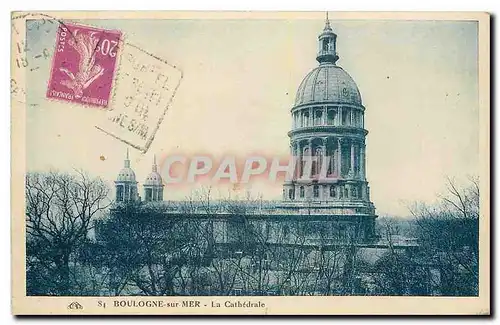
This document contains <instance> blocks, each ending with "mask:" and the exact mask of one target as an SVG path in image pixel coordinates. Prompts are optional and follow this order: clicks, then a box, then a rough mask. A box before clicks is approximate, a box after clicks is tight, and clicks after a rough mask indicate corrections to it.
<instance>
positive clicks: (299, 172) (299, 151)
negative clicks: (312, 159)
mask: <svg viewBox="0 0 500 325" xmlns="http://www.w3.org/2000/svg"><path fill="white" fill-rule="evenodd" d="M296 168H297V178H300V176H302V147H301V146H300V141H297V166H296Z"/></svg>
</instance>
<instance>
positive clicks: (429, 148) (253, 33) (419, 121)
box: [26, 13, 479, 216]
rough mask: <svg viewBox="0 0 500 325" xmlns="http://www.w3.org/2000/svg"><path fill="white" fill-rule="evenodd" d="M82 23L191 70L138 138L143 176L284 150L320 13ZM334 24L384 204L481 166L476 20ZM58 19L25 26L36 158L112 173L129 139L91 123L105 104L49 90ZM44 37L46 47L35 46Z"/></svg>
mask: <svg viewBox="0 0 500 325" xmlns="http://www.w3.org/2000/svg"><path fill="white" fill-rule="evenodd" d="M78 22H80V23H84V24H88V25H92V26H99V27H103V28H110V29H119V30H121V31H122V32H123V34H124V37H125V39H126V41H128V42H130V43H132V44H134V45H137V46H138V47H140V48H143V49H145V50H147V51H148V52H150V53H153V54H155V55H156V56H158V57H160V58H162V59H164V60H167V61H168V62H170V63H173V64H175V65H176V66H177V67H179V68H180V69H181V70H182V71H183V76H184V77H183V80H182V82H181V85H180V87H179V89H178V91H177V93H176V95H175V98H174V100H173V102H172V104H171V107H170V108H169V110H168V112H167V114H166V116H165V120H164V121H163V122H162V125H161V127H160V129H159V131H158V133H157V134H156V137H155V140H154V141H153V143H152V144H151V147H150V148H149V150H148V151H147V152H146V153H145V154H144V153H141V152H139V151H137V150H135V149H130V150H131V151H130V156H131V165H132V168H133V169H134V171H135V173H136V176H137V180H138V181H139V183H141V182H143V180H144V179H145V178H146V176H147V175H148V173H149V172H150V171H151V163H152V160H153V155H155V154H156V155H157V156H158V157H160V158H161V157H164V156H165V155H168V154H172V153H183V154H187V155H196V154H203V153H209V154H211V155H215V156H221V155H225V154H233V155H237V156H248V155H249V154H253V153H259V154H263V155H267V156H270V155H278V156H284V155H287V154H288V150H289V138H288V136H287V132H288V131H289V130H290V127H291V116H290V109H291V108H292V106H293V103H294V98H295V93H296V90H297V88H298V86H299V84H300V82H301V80H302V79H303V78H304V77H305V76H306V74H307V73H308V72H309V71H310V70H312V69H313V68H315V67H316V66H317V62H316V60H315V58H316V50H317V48H318V45H317V36H318V34H319V33H320V32H321V31H322V29H323V26H324V16H323V14H320V13H318V15H317V19H316V18H315V17H314V19H294V20H285V19H266V20H260V19H252V20H240V19H234V20H220V19H213V20H209V19H205V20H190V19H183V20H173V19H170V20H160V19H156V20H146V19H142V20H130V19H128V20H119V19H112V20H79V21H78ZM31 23H32V24H33V22H31ZM33 26H34V25H33ZM33 26H32V27H33ZM331 26H332V28H333V30H334V32H335V33H336V34H337V35H338V37H337V52H338V55H339V57H340V59H339V61H338V62H337V65H339V66H341V67H342V68H343V69H344V70H345V71H347V72H348V73H349V74H350V75H351V76H352V78H353V79H354V81H355V82H356V83H357V85H358V87H359V90H360V92H361V96H362V100H363V105H364V106H365V107H366V111H365V128H366V129H367V130H368V131H369V134H368V136H367V139H366V146H367V149H366V156H367V163H366V172H367V179H368V181H369V184H370V188H371V200H372V202H373V203H374V204H375V207H376V208H377V212H378V214H379V215H387V214H389V215H396V216H406V215H408V210H407V205H408V204H409V203H411V202H414V201H423V202H432V201H434V199H435V197H436V194H438V193H441V192H442V191H443V190H444V186H445V182H446V177H455V178H458V179H463V178H465V177H467V175H478V174H479V103H478V67H477V45H478V44H477V42H478V40H477V32H478V30H477V23H476V22H472V21H469V22H465V21H393V20H391V21H380V20H378V21H375V20H371V21H369V20H332V21H331ZM55 32H56V28H55V27H54V26H43V27H40V28H38V29H37V28H31V30H28V34H27V43H28V48H29V51H28V55H29V56H28V60H29V61H30V60H31V61H35V60H38V61H37V62H38V68H37V69H35V70H34V71H30V70H27V85H26V90H27V106H26V166H27V169H28V170H29V171H43V170H49V169H59V170H63V171H71V170H73V169H74V168H77V169H83V170H86V171H87V172H88V173H89V174H91V175H95V176H101V177H103V178H104V179H106V180H107V181H108V182H109V184H110V186H112V182H113V180H114V179H115V178H116V176H117V174H118V172H119V170H120V169H121V168H122V166H123V159H124V156H125V152H126V149H127V147H128V146H127V145H126V144H124V143H123V142H120V141H118V140H116V139H114V138H112V137H110V136H108V135H106V134H104V133H102V132H101V131H99V130H97V129H96V128H95V125H96V124H98V123H99V121H100V119H102V118H103V111H102V110H99V109H97V108H92V107H84V106H81V105H77V104H68V103H65V102H60V101H56V100H52V99H50V100H49V99H46V98H45V92H46V87H47V82H48V78H49V76H50V66H51V62H50V57H51V54H52V52H53V50H54V47H55ZM44 49H46V52H45V53H48V54H49V56H48V58H47V59H35V56H37V55H38V54H40V53H43V51H44ZM193 186H194V187H196V186H197V185H193ZM281 189H282V187H281V184H279V183H278V184H276V183H271V182H269V181H259V182H254V183H252V184H251V188H250V190H251V191H252V192H253V193H261V194H262V196H263V198H265V199H280V198H281V193H282V192H281ZM192 190H193V187H189V186H184V187H169V186H167V187H166V188H165V195H164V197H165V199H182V198H184V197H185V196H186V195H188V194H189V193H190V192H191V191H192ZM140 191H142V188H140ZM226 191H227V189H226V188H223V187H221V188H220V192H221V193H226ZM222 195H224V194H222Z"/></svg>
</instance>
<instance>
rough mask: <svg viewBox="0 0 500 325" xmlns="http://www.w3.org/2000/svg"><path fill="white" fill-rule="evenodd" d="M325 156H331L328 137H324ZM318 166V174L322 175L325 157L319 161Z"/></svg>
mask: <svg viewBox="0 0 500 325" xmlns="http://www.w3.org/2000/svg"><path fill="white" fill-rule="evenodd" d="M324 157H329V150H328V137H323V157H322V158H324ZM325 159H326V158H325ZM325 162H326V160H325ZM328 163H329V162H328ZM318 166H319V170H318V175H321V171H322V169H323V159H322V160H321V161H319V162H318ZM326 174H327V175H328V166H326Z"/></svg>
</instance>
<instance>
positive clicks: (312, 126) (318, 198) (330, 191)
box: [115, 17, 377, 242]
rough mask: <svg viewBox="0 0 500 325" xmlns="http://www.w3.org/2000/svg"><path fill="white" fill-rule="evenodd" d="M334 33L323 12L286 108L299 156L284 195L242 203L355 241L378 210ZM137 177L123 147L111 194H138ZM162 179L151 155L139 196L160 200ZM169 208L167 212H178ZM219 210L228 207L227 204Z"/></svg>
mask: <svg viewBox="0 0 500 325" xmlns="http://www.w3.org/2000/svg"><path fill="white" fill-rule="evenodd" d="M336 40H337V35H336V34H335V33H334V32H333V30H332V28H331V26H330V22H329V20H328V17H327V19H326V22H325V27H324V29H323V31H322V32H321V33H320V34H319V36H318V52H317V56H316V60H317V61H318V66H317V67H315V68H314V69H312V70H311V71H310V72H309V73H308V74H307V75H306V76H305V77H304V79H303V81H302V82H301V83H300V85H299V87H298V90H297V94H296V97H295V104H294V105H293V107H292V108H291V110H290V111H291V117H292V127H291V130H290V132H289V133H288V136H289V138H290V149H291V156H293V157H296V158H297V161H298V162H299V163H298V165H297V168H296V169H295V173H294V175H293V177H292V178H291V179H290V180H287V181H285V183H284V184H283V197H282V200H281V201H279V202H276V201H272V202H271V201H267V202H260V203H259V204H254V205H252V204H250V205H252V206H251V208H246V209H245V211H246V213H247V214H249V215H253V216H257V215H258V216H259V218H258V219H259V220H267V221H270V220H272V221H273V222H274V223H277V224H281V225H283V224H287V223H288V222H289V221H291V220H294V221H298V222H300V223H314V222H320V223H322V224H326V225H327V226H326V229H330V230H329V232H327V233H326V234H323V237H324V236H326V237H328V238H331V239H332V241H338V237H342V238H345V237H346V234H347V233H349V234H350V235H349V236H348V237H349V238H353V237H355V238H356V241H357V242H372V241H374V240H375V237H376V235H375V219H376V218H377V216H376V215H375V207H374V205H373V203H372V202H371V201H370V188H369V186H368V182H367V179H366V172H365V171H366V169H365V162H366V154H365V151H366V150H365V148H366V145H365V139H366V136H367V134H368V131H367V130H366V129H365V128H364V113H365V107H364V106H363V103H362V99H361V94H360V92H359V89H358V87H357V85H356V83H355V82H354V80H353V79H352V77H351V76H350V75H349V74H348V73H347V72H346V71H344V70H343V69H342V68H341V67H340V66H338V65H337V61H338V59H339V56H338V55H337V46H336ZM323 157H329V162H328V164H327V166H326V176H327V177H326V178H322V177H319V175H320V171H321V169H323V168H324V167H323V166H320V165H321V164H320V162H321V161H322V158H323ZM307 158H310V159H313V161H314V162H313V163H312V166H310V171H306V169H307V164H306V163H305V161H306V160H307ZM137 184H138V182H137V181H136V177H135V173H134V171H133V170H132V169H131V166H130V160H129V157H128V151H127V157H126V159H125V165H124V168H123V169H122V170H121V171H120V173H119V174H118V177H117V179H116V181H115V188H116V201H117V202H128V201H140V200H141V197H140V196H139V194H138V186H137ZM163 187H164V185H163V183H162V177H161V175H160V174H159V173H158V172H157V166H156V161H155V162H153V166H152V171H151V173H150V174H149V175H148V176H147V177H146V180H145V182H144V184H143V189H144V198H143V200H144V201H145V202H154V201H163ZM247 205H248V204H247ZM170 206H171V207H172V206H175V204H173V205H172V204H171V205H170ZM171 209H172V211H171V213H172V214H176V213H180V212H178V211H176V210H175V209H174V208H171ZM249 211H250V212H249ZM197 213H200V214H202V213H203V212H202V211H199V212H197ZM229 214H230V213H229ZM224 215H226V216H227V215H228V213H227V211H226V212H225V213H224ZM218 220H221V218H219V219H218ZM256 220H257V219H256ZM330 225H333V226H330ZM279 227H282V226H279ZM226 228H230V227H226ZM339 229H340V230H339ZM339 231H340V232H341V234H340V235H339ZM334 233H335V234H334ZM311 236H312V237H311V238H313V237H314V234H311Z"/></svg>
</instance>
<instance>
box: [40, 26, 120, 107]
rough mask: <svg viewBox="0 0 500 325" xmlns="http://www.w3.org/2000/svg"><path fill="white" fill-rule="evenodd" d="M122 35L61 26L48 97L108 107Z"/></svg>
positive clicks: (82, 27) (100, 30) (89, 28)
mask: <svg viewBox="0 0 500 325" xmlns="http://www.w3.org/2000/svg"><path fill="white" fill-rule="evenodd" d="M120 38H121V32H120V31H117V30H105V29H100V28H94V27H89V26H80V25H76V24H72V23H64V24H60V25H59V29H58V31H57V40H56V47H55V50H54V57H53V62H52V69H51V73H50V80H49V83H48V89H47V97H48V98H54V99H61V100H65V101H69V102H75V103H82V104H86V105H91V106H98V107H108V105H109V100H110V96H111V87H112V83H113V78H114V72H115V67H116V59H117V53H118V45H119V42H120Z"/></svg>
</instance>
